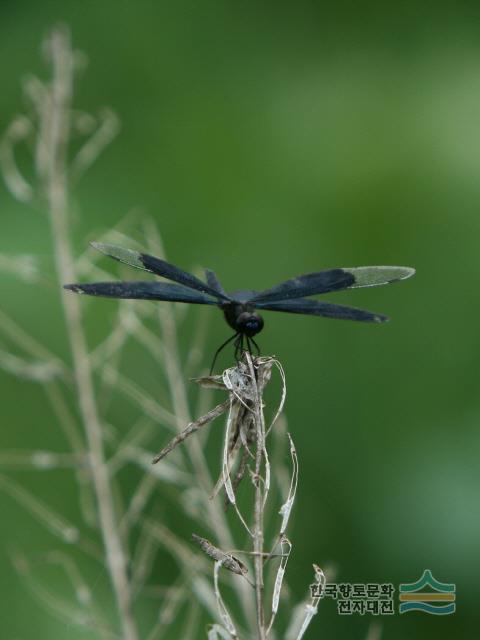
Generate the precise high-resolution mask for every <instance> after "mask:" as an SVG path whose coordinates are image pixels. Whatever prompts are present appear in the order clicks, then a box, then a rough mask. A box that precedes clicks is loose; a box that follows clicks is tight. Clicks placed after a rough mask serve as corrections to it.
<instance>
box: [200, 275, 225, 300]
mask: <svg viewBox="0 0 480 640" xmlns="http://www.w3.org/2000/svg"><path fill="white" fill-rule="evenodd" d="M205 277H206V278H207V284H208V286H209V287H210V288H211V289H215V291H216V292H217V293H221V294H222V295H223V296H225V297H228V296H227V294H226V293H225V291H224V289H223V287H222V285H221V284H220V280H219V279H218V278H217V274H216V273H215V271H212V270H211V269H205Z"/></svg>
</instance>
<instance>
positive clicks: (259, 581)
mask: <svg viewBox="0 0 480 640" xmlns="http://www.w3.org/2000/svg"><path fill="white" fill-rule="evenodd" d="M246 359H247V363H248V368H249V370H250V375H251V376H252V384H253V389H254V394H255V398H254V412H255V417H254V419H255V422H256V438H257V442H256V450H255V478H254V484H255V502H254V514H253V551H254V554H255V556H254V570H255V603H256V609H257V630H258V638H259V640H265V638H266V630H265V613H264V608H263V591H264V583H263V561H264V559H263V538H264V535H263V511H264V505H265V502H264V496H263V487H262V475H261V474H262V459H263V456H264V452H265V425H264V422H263V409H262V398H261V396H260V394H259V390H258V385H257V378H256V375H255V368H254V366H253V362H252V357H251V355H250V354H249V353H248V352H247V353H246Z"/></svg>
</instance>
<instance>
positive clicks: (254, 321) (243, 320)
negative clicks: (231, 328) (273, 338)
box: [237, 312, 263, 337]
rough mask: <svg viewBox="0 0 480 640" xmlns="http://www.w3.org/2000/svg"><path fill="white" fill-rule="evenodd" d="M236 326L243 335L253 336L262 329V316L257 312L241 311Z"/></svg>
mask: <svg viewBox="0 0 480 640" xmlns="http://www.w3.org/2000/svg"><path fill="white" fill-rule="evenodd" d="M237 327H238V330H239V331H240V332H241V333H243V334H244V335H246V336H248V337H252V336H255V335H256V334H257V333H259V332H260V331H261V330H262V329H263V318H262V316H260V315H258V313H248V312H244V313H241V314H240V315H239V316H238V319H237Z"/></svg>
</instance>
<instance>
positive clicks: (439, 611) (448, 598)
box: [399, 569, 455, 616]
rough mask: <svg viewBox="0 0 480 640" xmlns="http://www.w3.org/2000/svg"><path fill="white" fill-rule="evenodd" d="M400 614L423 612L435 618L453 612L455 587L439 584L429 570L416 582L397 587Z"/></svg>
mask: <svg viewBox="0 0 480 640" xmlns="http://www.w3.org/2000/svg"><path fill="white" fill-rule="evenodd" d="M399 599H400V607H399V612H400V613H407V611H424V612H425V613H431V614H433V615H435V616H446V615H448V614H449V613H454V612H455V585H454V584H446V583H444V582H439V581H438V580H436V579H435V578H434V577H433V576H432V572H431V571H430V570H429V569H425V571H424V572H423V575H422V576H421V577H420V578H419V579H418V580H417V581H416V582H411V583H407V584H401V585H400V587H399Z"/></svg>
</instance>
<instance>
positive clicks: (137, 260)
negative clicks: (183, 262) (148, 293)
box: [91, 242, 228, 300]
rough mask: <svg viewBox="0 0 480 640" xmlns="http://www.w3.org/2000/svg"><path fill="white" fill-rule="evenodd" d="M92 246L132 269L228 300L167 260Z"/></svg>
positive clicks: (110, 246)
mask: <svg viewBox="0 0 480 640" xmlns="http://www.w3.org/2000/svg"><path fill="white" fill-rule="evenodd" d="M91 244H92V247H94V248H95V249H97V250H98V251H101V252H102V253H104V254H105V255H107V256H110V257H111V258H114V259H115V260H118V261H119V262H123V263H125V264H128V265H130V266H131V267H135V268H136V269H142V270H143V271H148V272H150V273H154V274H155V275H157V276H162V277H163V278H167V279H168V280H173V282H178V283H179V284H181V285H183V286H185V287H190V288H191V289H195V290H196V291H201V292H202V293H207V294H209V295H211V296H213V297H215V298H218V299H221V300H228V298H227V296H226V295H224V294H222V293H220V292H219V291H216V290H215V289H214V288H212V287H210V286H209V285H207V284H205V283H204V282H202V281H201V280H199V278H196V277H195V276H192V274H190V273H187V272H186V271H183V270H182V269H180V268H179V267H176V266H175V265H173V264H170V263H169V262H166V261H165V260H161V259H160V258H155V257H154V256H149V255H148V254H146V253H140V252H139V251H132V250H131V249H124V248H123V247H118V246H116V245H114V244H103V243H100V242H92V243H91Z"/></svg>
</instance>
